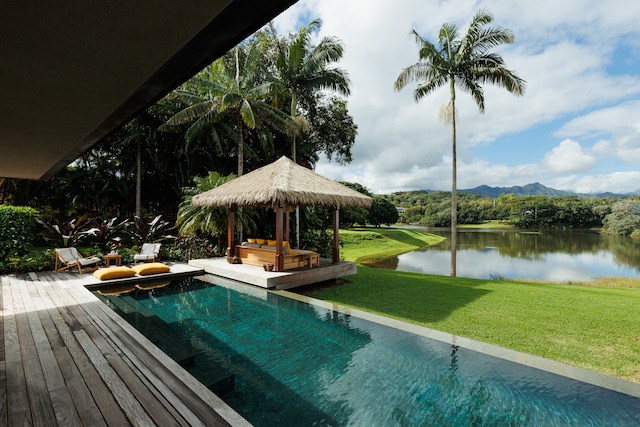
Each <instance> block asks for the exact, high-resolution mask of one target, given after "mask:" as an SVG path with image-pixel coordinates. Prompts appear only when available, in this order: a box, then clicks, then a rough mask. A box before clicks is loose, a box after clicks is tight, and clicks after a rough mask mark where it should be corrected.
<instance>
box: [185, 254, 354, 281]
mask: <svg viewBox="0 0 640 427" xmlns="http://www.w3.org/2000/svg"><path fill="white" fill-rule="evenodd" d="M189 265H191V266H194V267H197V268H201V269H203V270H204V271H206V272H207V273H210V274H213V275H215V276H219V277H223V278H226V279H230V280H235V281H238V282H243V283H248V284H250V285H255V286H259V287H262V288H267V289H292V288H296V287H300V286H305V285H310V284H313V283H320V282H326V281H331V280H336V279H339V278H341V277H344V276H349V275H352V274H356V273H357V267H356V264H355V263H353V262H348V261H338V262H336V263H334V262H333V261H332V260H331V259H328V258H320V266H319V267H314V268H306V267H303V268H296V269H294V270H285V271H265V270H264V269H263V268H262V267H258V266H255V265H250V264H229V263H228V262H227V258H224V257H220V258H207V259H192V260H190V261H189Z"/></svg>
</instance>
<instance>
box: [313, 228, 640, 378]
mask: <svg viewBox="0 0 640 427" xmlns="http://www.w3.org/2000/svg"><path fill="white" fill-rule="evenodd" d="M376 232H380V235H379V237H372V236H369V234H371V233H373V234H375V233H376ZM352 233H354V234H355V236H354V235H351V234H352ZM416 233H417V234H416ZM350 235H351V236H350ZM341 236H342V237H344V239H343V241H344V242H345V247H344V248H343V250H342V254H343V256H344V257H345V259H348V260H352V261H358V262H359V263H361V264H362V262H363V260H364V261H367V260H371V259H376V257H377V254H378V253H379V252H378V250H379V249H380V251H381V252H382V253H384V254H392V253H393V251H394V249H393V248H394V247H395V248H396V250H397V251H399V252H397V253H403V252H406V251H407V250H411V249H408V246H411V245H419V243H418V242H423V244H421V246H425V245H426V244H428V242H433V241H436V242H437V239H438V238H435V240H433V238H434V237H435V236H431V237H430V236H429V235H427V234H425V233H420V232H418V231H413V230H404V229H393V228H390V229H376V230H375V231H372V230H371V229H369V230H366V229H365V230H364V231H363V230H357V231H346V232H342V231H341ZM358 236H360V237H358ZM348 242H352V243H348ZM351 246H353V247H351ZM367 247H368V250H367ZM416 247H417V246H416ZM622 283H626V282H622ZM634 286H635V285H631V286H629V287H625V285H624V284H623V285H621V287H604V286H602V287H601V286H597V285H596V286H594V285H592V286H576V285H575V284H573V285H567V284H553V283H533V282H523V281H508V280H499V281H492V280H479V279H468V278H452V277H446V276H432V275H425V274H419V273H409V272H401V271H393V270H384V269H377V268H372V267H368V266H366V265H359V266H358V273H357V274H355V275H353V276H350V277H348V278H347V280H346V282H345V283H344V284H342V285H336V286H331V287H326V288H320V289H307V290H305V291H304V293H306V294H307V295H310V296H313V297H315V298H319V299H323V300H327V301H332V302H337V303H340V304H345V305H349V306H353V307H357V308H360V309H362V310H367V311H371V312H374V313H378V314H382V315H385V316H388V317H393V318H397V319H402V320H404V321H407V322H411V323H417V324H420V325H423V326H427V327H429V328H433V329H437V330H440V331H444V332H449V333H452V334H456V335H460V336H464V337H468V338H472V339H475V340H479V341H483V342H487V343H491V344H496V345H499V346H502V347H507V348H511V349H513V350H517V351H521V352H524V353H528V354H534V355H537V356H542V357H546V358H549V359H553V360H557V361H559V362H564V363H567V364H570V365H574V366H579V367H582V368H585V369H591V370H594V371H598V372H602V373H605V374H609V375H613V376H616V377H619V378H624V379H627V380H631V381H636V382H640V309H639V308H640V288H637V287H634Z"/></svg>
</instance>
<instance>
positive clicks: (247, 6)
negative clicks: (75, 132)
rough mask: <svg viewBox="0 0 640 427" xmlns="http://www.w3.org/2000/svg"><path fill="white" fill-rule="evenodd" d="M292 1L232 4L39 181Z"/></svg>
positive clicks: (63, 165) (243, 37)
mask: <svg viewBox="0 0 640 427" xmlns="http://www.w3.org/2000/svg"><path fill="white" fill-rule="evenodd" d="M296 1H297V0H278V1H260V0H253V1H244V2H239V1H232V2H231V3H230V4H229V6H228V7H227V8H226V9H225V10H224V11H223V12H222V13H220V14H219V15H218V16H217V17H216V18H215V19H214V20H212V21H211V22H210V23H209V24H208V25H207V26H205V27H204V28H203V29H202V30H201V31H200V32H199V33H198V34H197V35H196V36H195V37H194V38H193V39H191V41H190V42H189V43H187V44H186V45H185V46H184V47H183V48H182V49H181V50H180V51H179V52H177V53H176V54H175V55H174V56H173V57H172V58H171V59H170V60H169V61H167V62H166V63H165V64H164V66H163V67H161V68H160V69H159V70H158V71H156V72H155V73H154V74H153V75H152V76H151V77H150V78H149V79H148V80H147V81H146V82H145V83H143V84H142V85H141V86H140V87H139V88H138V90H136V91H135V92H134V93H133V94H132V95H131V96H130V97H129V98H128V99H127V100H126V101H125V102H124V103H122V104H121V105H120V107H118V108H117V109H116V110H115V111H114V112H113V113H112V114H111V115H109V117H107V119H106V120H104V121H103V122H102V123H101V124H100V125H99V126H97V127H96V128H95V129H94V130H93V131H92V132H91V133H90V134H89V135H87V136H86V137H85V138H84V139H83V140H82V142H80V144H78V145H76V146H75V147H74V149H73V150H71V151H69V152H68V153H67V154H66V155H65V156H64V157H63V158H62V159H60V160H59V161H58V162H56V163H54V164H53V165H52V166H51V167H50V168H49V169H48V170H47V172H45V173H44V174H43V175H42V176H41V177H40V180H48V179H50V178H51V177H53V176H54V175H55V174H56V173H58V172H59V171H61V170H62V169H64V168H65V167H66V166H67V165H69V164H70V163H71V162H73V161H74V160H75V159H77V158H78V157H80V156H81V155H82V154H83V153H84V152H86V151H87V150H89V149H90V148H91V147H92V146H93V145H95V144H96V143H98V142H99V141H100V140H101V139H103V138H104V137H106V136H107V135H109V134H110V133H111V132H114V131H115V130H117V129H119V128H120V127H121V126H123V125H124V124H126V123H128V122H129V121H130V120H131V119H133V118H134V117H135V116H136V115H137V114H139V113H140V112H141V111H143V110H145V109H147V108H148V107H150V106H151V105H153V104H154V103H156V102H157V101H158V100H160V99H161V98H162V97H164V96H165V95H166V94H167V93H169V92H170V91H172V90H173V89H175V88H176V87H178V86H179V85H181V84H182V83H184V82H185V81H186V80H188V79H189V78H191V77H192V76H193V75H195V74H196V73H197V72H199V71H200V70H202V69H203V68H204V67H206V66H207V65H208V64H210V63H211V62H213V61H214V60H216V59H217V58H219V57H220V56H222V55H223V54H224V53H225V52H227V51H228V50H229V49H231V48H233V47H234V46H235V45H237V44H238V43H240V42H241V41H242V40H244V39H245V38H247V37H248V36H250V35H251V34H253V33H254V32H255V31H257V30H258V29H259V28H260V27H262V26H263V25H264V24H266V23H267V22H269V21H270V20H272V19H273V18H275V17H276V16H277V15H278V14H280V13H281V12H282V11H284V10H285V9H286V8H288V7H289V6H291V5H292V4H294V3H296Z"/></svg>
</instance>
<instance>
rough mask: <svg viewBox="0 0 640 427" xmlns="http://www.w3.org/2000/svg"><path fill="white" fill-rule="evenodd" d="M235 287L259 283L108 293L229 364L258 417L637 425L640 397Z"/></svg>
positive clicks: (244, 404) (213, 360) (214, 360)
mask: <svg viewBox="0 0 640 427" xmlns="http://www.w3.org/2000/svg"><path fill="white" fill-rule="evenodd" d="M237 289H248V290H249V291H250V292H252V293H253V295H249V294H247V293H244V292H239V291H238V290H235V289H231V288H229V287H227V286H220V285H214V284H210V283H207V282H204V281H201V280H198V279H185V280H183V281H180V282H175V283H172V284H171V285H169V286H166V287H163V288H159V289H154V290H151V291H142V290H137V291H134V292H131V293H129V294H127V295H123V296H119V297H113V296H110V297H108V299H109V304H110V305H111V306H112V307H114V308H115V309H117V310H120V311H121V312H122V310H125V309H124V308H123V307H131V308H135V309H136V310H137V313H139V314H137V315H138V316H140V315H143V316H149V317H151V316H157V317H158V318H159V319H161V321H162V322H164V323H163V324H166V325H167V326H166V328H167V330H170V333H171V334H176V335H179V336H180V339H181V340H182V342H184V343H186V344H188V345H189V346H190V347H192V348H194V349H197V351H198V354H197V356H196V361H195V366H196V367H197V365H200V366H202V367H207V366H220V367H222V368H223V369H224V370H226V371H228V372H230V373H232V375H233V378H234V386H233V390H230V391H227V392H226V393H225V394H223V395H222V396H221V397H222V398H223V399H224V400H225V401H226V402H227V403H228V404H229V405H230V406H232V407H233V408H234V409H235V410H236V411H238V412H239V413H241V414H242V415H243V416H244V417H245V418H246V419H247V420H249V421H250V422H251V423H253V424H255V425H257V426H273V425H279V426H286V425H291V426H300V425H326V426H329V425H332V426H337V425H356V426H394V425H397V426H414V425H415V426H418V425H483V426H503V425H514V426H519V425H523V426H524V425H527V426H529V425H535V426H540V425H544V426H572V425H573V426H604V425H606V426H635V425H640V398H638V397H633V396H630V395H628V394H624V393H619V392H616V391H612V390H609V389H606V388H602V387H598V386H595V385H591V384H588V383H585V382H581V381H577V380H574V379H570V378H567V377H564V376H559V375H555V374H552V373H549V372H545V371H542V370H538V369H535V368H531V367H528V366H525V365H521V364H519V363H514V362H511V361H507V360H504V359H501V358H497V357H493V356H489V355H486V354H483V353H480V352H477V351H473V350H470V349H468V348H464V347H462V346H456V345H451V344H450V343H446V342H443V341H439V340H435V339H431V338H427V337H424V336H421V335H416V334H413V333H410V332H407V331H403V330H399V329H396V328H391V327H389V326H385V325H381V324H378V323H375V322H371V321H368V320H365V319H362V318H359V317H356V316H351V315H348V314H345V313H341V312H337V311H333V310H331V309H328V308H325V307H321V306H318V305H312V304H307V303H304V302H301V301H297V300H294V299H291V298H287V297H284V296H281V295H277V294H275V293H273V292H267V291H264V290H260V291H258V290H254V289H252V288H251V287H246V286H242V285H237ZM118 307H120V308H118ZM125 311H126V310H125ZM196 371H197V369H195V370H193V373H194V375H195V376H196V377H197V376H198V372H196ZM203 382H204V381H203ZM205 384H206V382H205Z"/></svg>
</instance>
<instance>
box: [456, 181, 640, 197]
mask: <svg viewBox="0 0 640 427" xmlns="http://www.w3.org/2000/svg"><path fill="white" fill-rule="evenodd" d="M458 192H460V193H472V194H477V195H479V196H487V197H494V198H495V197H499V196H500V194H513V195H515V196H547V197H563V196H578V197H624V196H628V195H631V194H637V192H634V193H627V194H617V193H611V192H605V193H576V192H573V191H567V190H556V189H555V188H551V187H547V186H546V185H544V184H540V183H539V182H535V183H533V184H527V185H524V186H518V185H514V186H511V187H490V186H488V185H479V186H477V187H474V188H468V189H464V190H458Z"/></svg>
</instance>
